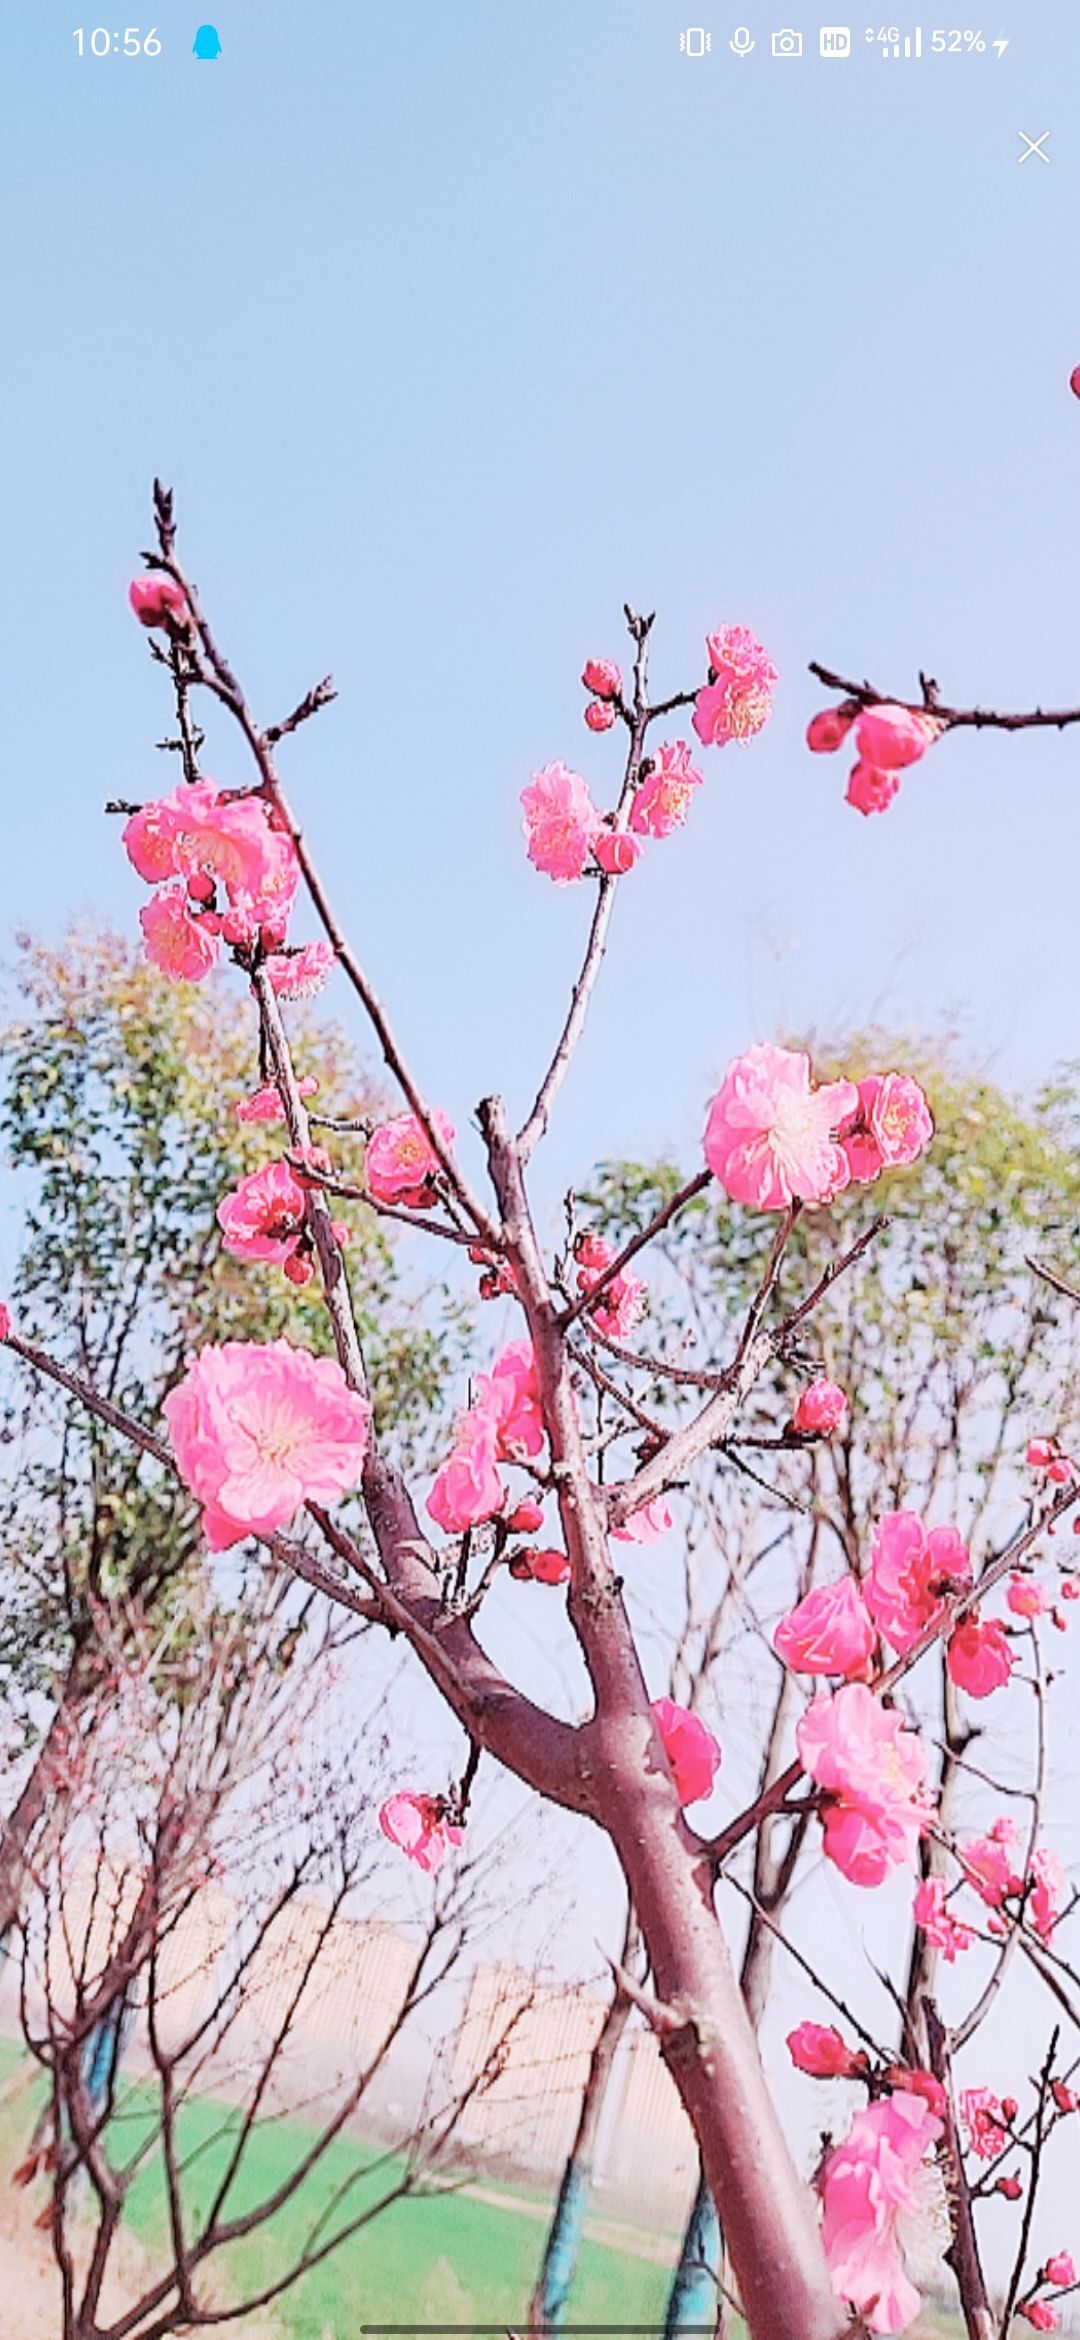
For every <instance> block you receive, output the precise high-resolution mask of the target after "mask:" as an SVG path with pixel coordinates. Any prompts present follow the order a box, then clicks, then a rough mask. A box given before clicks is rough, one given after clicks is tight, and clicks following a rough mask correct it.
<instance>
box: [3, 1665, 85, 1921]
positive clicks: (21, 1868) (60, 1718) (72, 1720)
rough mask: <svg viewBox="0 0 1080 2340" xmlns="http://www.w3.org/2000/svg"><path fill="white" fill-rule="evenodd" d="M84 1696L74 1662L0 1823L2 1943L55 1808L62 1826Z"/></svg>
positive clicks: (15, 1916) (56, 1815) (57, 1821)
mask: <svg viewBox="0 0 1080 2340" xmlns="http://www.w3.org/2000/svg"><path fill="white" fill-rule="evenodd" d="M83 1696H84V1680H83V1672H82V1666H81V1663H80V1660H79V1659H78V1658H74V1659H73V1660H72V1662H71V1665H70V1666H69V1668H68V1672H67V1674H66V1676H65V1679H64V1685H63V1689H62V1691H61V1694H60V1700H59V1704H58V1705H57V1707H56V1709H55V1712H54V1714H53V1718H52V1721H51V1723H50V1724H49V1728H48V1730H47V1731H46V1733H45V1737H44V1738H43V1740H42V1742H41V1745H40V1747H39V1748H38V1751H37V1754H36V1756H35V1758H34V1764H33V1768H32V1770H31V1772H30V1775H29V1777H28V1779H27V1780H26V1783H25V1785H24V1787H23V1791H22V1794H21V1795H20V1797H19V1800H18V1802H17V1803H16V1805H15V1806H14V1809H13V1810H12V1811H11V1812H10V1813H9V1814H8V1817H7V1819H6V1820H4V1821H2V1822H0V1945H2V1944H3V1943H4V1942H5V1941H6V1938H7V1936H8V1934H9V1933H10V1931H11V1928H12V1926H13V1925H14V1924H15V1921H16V1919H17V1917H18V1916H19V1912H20V1910H21V1908H22V1898H23V1888H24V1886H25V1883H26V1868H27V1855H28V1852H29V1849H30V1845H31V1842H32V1839H33V1836H34V1833H35V1830H36V1829H37V1828H38V1826H39V1824H40V1822H41V1821H42V1820H43V1819H44V1817H45V1815H46V1813H47V1812H49V1811H50V1807H54V1806H55V1807H56V1808H55V1809H53V1811H52V1818H53V1821H54V1823H60V1824H62V1811H61V1810H60V1809H59V1805H60V1798H61V1793H62V1783H63V1778H64V1774H65V1771H66V1769H67V1751H68V1746H69V1742H70V1738H71V1733H72V1730H73V1728H74V1727H75V1724H76V1721H77V1717H78V1713H79V1708H80V1706H81V1703H82V1699H83Z"/></svg>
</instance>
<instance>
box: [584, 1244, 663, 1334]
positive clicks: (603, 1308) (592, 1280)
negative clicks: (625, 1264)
mask: <svg viewBox="0 0 1080 2340" xmlns="http://www.w3.org/2000/svg"><path fill="white" fill-rule="evenodd" d="M616 1257H617V1254H616V1250H615V1245H614V1244H613V1243H609V1242H608V1240H607V1237H606V1236H605V1235H592V1234H584V1235H579V1236H578V1237H577V1238H576V1240H575V1243H574V1260H575V1264H576V1269H577V1286H578V1291H579V1292H581V1293H588V1292H591V1291H592V1289H593V1286H594V1285H595V1284H598V1283H599V1282H600V1279H601V1277H602V1276H605V1275H607V1272H608V1269H609V1268H610V1267H611V1266H612V1265H613V1263H614V1261H615V1259H616ZM647 1297H648V1296H647V1287H646V1285H645V1282H644V1280H643V1278H642V1277H641V1276H635V1275H631V1273H630V1271H629V1269H628V1268H620V1270H619V1273H618V1275H617V1276H611V1277H610V1278H609V1280H608V1282H607V1283H606V1284H605V1285H604V1288H603V1290H602V1292H601V1293H600V1294H599V1295H598V1297H597V1299H596V1300H594V1301H593V1302H592V1305H591V1306H590V1307H589V1308H588V1309H587V1310H586V1312H585V1313H586V1319H587V1321H589V1322H591V1323H592V1324H594V1325H595V1326H596V1329H597V1331H598V1332H601V1333H603V1334H604V1335H605V1337H606V1338H607V1339H608V1340H611V1341H625V1340H626V1339H627V1338H628V1336H629V1334H630V1333H632V1332H633V1329H634V1326H635V1325H636V1324H639V1323H640V1321H641V1318H642V1317H643V1315H644V1313H645V1309H646V1306H647Z"/></svg>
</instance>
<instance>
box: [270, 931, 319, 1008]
mask: <svg viewBox="0 0 1080 2340" xmlns="http://www.w3.org/2000/svg"><path fill="white" fill-rule="evenodd" d="M336 955H337V954H336V952H335V950H334V947H333V944H332V943H328V942H310V943H304V945H303V947H302V949H300V950H298V951H289V952H287V953H284V954H283V955H282V956H281V957H279V958H270V959H268V960H267V962H266V972H267V974H268V976H269V977H270V981H271V983H272V985H273V988H274V990H275V992H276V993H277V996H278V998H279V999H314V997H315V994H316V992H318V991H322V990H323V988H324V986H325V985H326V983H327V980H328V978H329V976H330V974H331V973H332V970H333V966H334V960H335V958H336Z"/></svg>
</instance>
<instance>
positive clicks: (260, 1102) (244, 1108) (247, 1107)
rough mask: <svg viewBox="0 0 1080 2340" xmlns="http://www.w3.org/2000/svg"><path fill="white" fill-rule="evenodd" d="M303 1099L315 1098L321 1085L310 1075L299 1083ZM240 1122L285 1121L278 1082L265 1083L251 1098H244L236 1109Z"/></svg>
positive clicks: (305, 1076)
mask: <svg viewBox="0 0 1080 2340" xmlns="http://www.w3.org/2000/svg"><path fill="white" fill-rule="evenodd" d="M296 1086H297V1089H298V1090H299V1093H300V1095H301V1097H313V1096H314V1095H315V1092H316V1089H317V1088H318V1086H319V1084H318V1081H317V1080H315V1079H313V1078H312V1076H311V1075H310V1074H309V1073H305V1074H304V1077H303V1079H302V1080H299V1081H297V1084H296ZM236 1118H237V1120H238V1121H284V1119H285V1107H284V1105H283V1104H282V1102H281V1094H280V1091H279V1089H278V1086H277V1083H276V1081H264V1083H263V1086H262V1088H261V1089H256V1090H255V1091H254V1092H253V1094H252V1095H251V1096H250V1097H243V1098H242V1099H241V1101H240V1103H239V1105H238V1106H237V1108H236Z"/></svg>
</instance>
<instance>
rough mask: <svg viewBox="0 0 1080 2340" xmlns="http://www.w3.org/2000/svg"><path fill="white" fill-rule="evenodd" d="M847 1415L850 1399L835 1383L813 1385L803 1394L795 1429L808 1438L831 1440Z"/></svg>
mask: <svg viewBox="0 0 1080 2340" xmlns="http://www.w3.org/2000/svg"><path fill="white" fill-rule="evenodd" d="M846 1413H847V1398H846V1397H845V1395H844V1392H843V1390H842V1389H841V1388H840V1387H839V1385H838V1383H837V1382H835V1381H826V1380H825V1379H824V1378H822V1379H821V1380H820V1381H812V1382H810V1384H809V1386H808V1387H807V1388H806V1389H804V1390H803V1391H802V1394H801V1396H800V1398H799V1402H798V1405H797V1406H796V1408H795V1411H794V1413H793V1415H792V1417H791V1427H792V1429H793V1430H797V1431H798V1432H799V1433H800V1435H801V1436H803V1437H808V1438H831V1437H832V1436H833V1435H834V1433H835V1432H836V1431H837V1430H839V1428H840V1425H841V1423H842V1422H843V1419H844V1416H845V1414H846Z"/></svg>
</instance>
